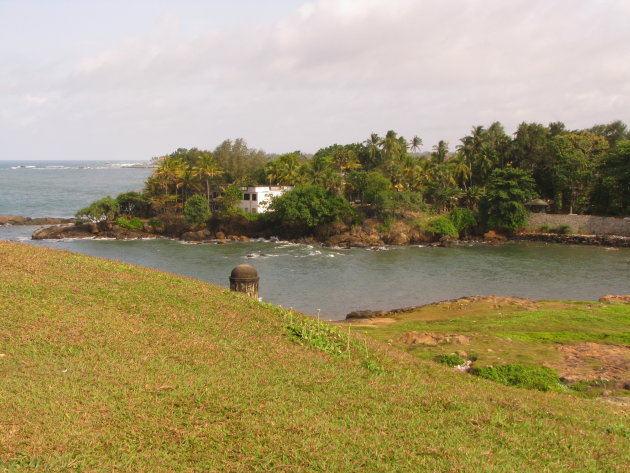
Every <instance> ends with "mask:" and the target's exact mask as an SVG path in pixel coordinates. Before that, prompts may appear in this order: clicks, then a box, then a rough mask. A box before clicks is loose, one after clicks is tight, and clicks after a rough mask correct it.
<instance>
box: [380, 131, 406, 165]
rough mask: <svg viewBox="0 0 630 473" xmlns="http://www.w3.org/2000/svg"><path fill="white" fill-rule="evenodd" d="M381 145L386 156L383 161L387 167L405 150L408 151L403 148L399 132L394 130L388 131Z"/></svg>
mask: <svg viewBox="0 0 630 473" xmlns="http://www.w3.org/2000/svg"><path fill="white" fill-rule="evenodd" d="M406 143H407V142H406V141H405V146H406ZM380 145H381V149H382V150H383V155H384V157H385V159H384V163H383V164H384V165H385V167H389V166H390V165H391V164H392V162H394V161H395V160H396V159H397V158H399V157H400V156H401V155H402V154H403V153H404V151H406V150H404V149H403V147H402V143H401V141H400V139H399V138H398V134H397V133H396V132H395V131H394V130H389V131H388V132H387V134H386V135H385V138H383V139H382V140H381V141H380Z"/></svg>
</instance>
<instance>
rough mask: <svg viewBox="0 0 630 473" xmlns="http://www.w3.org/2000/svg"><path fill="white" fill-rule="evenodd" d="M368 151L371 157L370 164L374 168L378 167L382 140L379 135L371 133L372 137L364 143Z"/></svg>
mask: <svg viewBox="0 0 630 473" xmlns="http://www.w3.org/2000/svg"><path fill="white" fill-rule="evenodd" d="M363 143H364V144H365V146H366V147H367V149H368V155H369V156H370V162H371V163H372V165H373V166H375V165H377V164H378V163H377V162H376V161H377V160H376V155H377V154H378V152H379V146H380V145H381V138H380V137H379V136H378V134H377V133H371V134H370V137H369V138H368V139H367V140H365V141H364V142H363Z"/></svg>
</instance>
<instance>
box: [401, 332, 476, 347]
mask: <svg viewBox="0 0 630 473" xmlns="http://www.w3.org/2000/svg"><path fill="white" fill-rule="evenodd" d="M471 340H472V337H468V336H466V335H456V334H448V335H445V334H442V333H418V332H407V333H403V334H402V336H401V337H400V341H401V342H402V343H405V344H408V345H440V344H442V343H459V344H468V343H470V341H471Z"/></svg>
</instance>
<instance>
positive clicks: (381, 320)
mask: <svg viewBox="0 0 630 473" xmlns="http://www.w3.org/2000/svg"><path fill="white" fill-rule="evenodd" d="M344 322H345V323H346V324H351V325H352V326H353V327H383V326H385V325H390V324H393V323H394V322H398V321H397V320H396V319H393V318H391V317H377V318H374V319H349V320H345V321H344Z"/></svg>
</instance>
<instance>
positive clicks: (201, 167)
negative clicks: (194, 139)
mask: <svg viewBox="0 0 630 473" xmlns="http://www.w3.org/2000/svg"><path fill="white" fill-rule="evenodd" d="M193 169H194V172H195V176H196V177H197V178H198V179H199V180H201V181H203V182H204V183H205V187H206V199H207V200H208V202H210V182H211V181H212V180H214V178H215V177H217V176H220V175H221V174H223V170H222V169H221V166H219V163H217V162H216V161H215V160H214V158H213V157H212V155H211V154H210V153H203V154H202V155H200V156H199V159H198V161H197V165H196V166H195V167H194V168H193Z"/></svg>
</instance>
